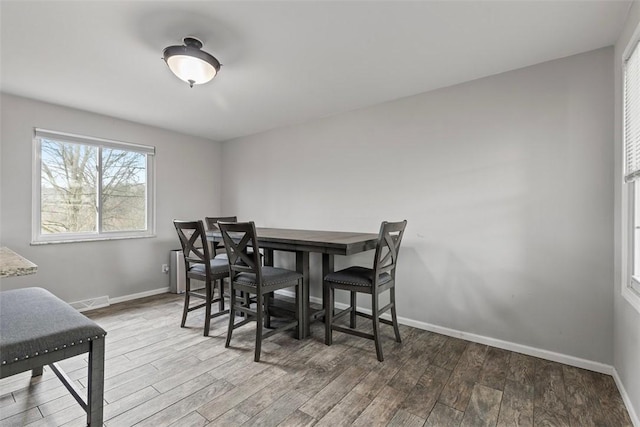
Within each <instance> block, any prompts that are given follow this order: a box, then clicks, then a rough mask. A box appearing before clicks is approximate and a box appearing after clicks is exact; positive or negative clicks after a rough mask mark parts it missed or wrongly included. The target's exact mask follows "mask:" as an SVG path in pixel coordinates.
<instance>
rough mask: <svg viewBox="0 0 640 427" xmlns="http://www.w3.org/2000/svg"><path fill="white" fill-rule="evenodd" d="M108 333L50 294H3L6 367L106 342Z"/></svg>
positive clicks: (1, 349)
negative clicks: (99, 341)
mask: <svg viewBox="0 0 640 427" xmlns="http://www.w3.org/2000/svg"><path fill="white" fill-rule="evenodd" d="M106 334H107V333H106V332H105V330H104V329H102V328H101V327H100V326H98V325H97V324H96V323H95V322H94V321H92V320H90V319H88V318H87V317H85V316H84V315H83V314H81V313H79V312H78V311H76V310H75V309H74V308H73V307H71V306H70V305H69V304H67V303H66V302H64V301H62V300H61V299H59V298H58V297H56V296H55V295H53V294H52V293H50V292H49V291H47V290H45V289H42V288H24V289H15V290H10V291H4V292H0V337H2V339H1V340H0V353H1V356H0V359H1V360H2V364H3V365H6V364H9V363H13V362H18V361H20V360H24V359H28V358H30V357H36V356H38V355H41V354H44V353H49V352H52V351H58V350H62V349H64V348H67V347H69V346H73V345H76V344H78V343H81V342H85V341H89V340H95V339H102V338H103V337H104V336H105V335H106Z"/></svg>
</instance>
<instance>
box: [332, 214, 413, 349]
mask: <svg viewBox="0 0 640 427" xmlns="http://www.w3.org/2000/svg"><path fill="white" fill-rule="evenodd" d="M406 226H407V221H406V220H405V221H401V222H386V221H383V222H382V224H381V225H380V233H379V235H378V242H377V244H376V251H375V256H374V260H373V268H366V267H358V266H352V267H348V268H345V269H343V270H339V271H336V272H333V273H329V274H327V275H326V276H325V278H324V281H323V296H324V306H325V338H324V342H325V344H326V345H331V343H332V340H333V331H339V332H344V333H346V334H351V335H355V336H358V337H361V338H368V339H371V340H373V341H374V342H375V347H376V355H377V357H378V360H379V361H380V362H382V361H383V360H384V356H383V355H382V344H381V343H380V323H384V324H387V325H392V326H393V330H394V333H395V335H396V341H397V342H402V340H401V338H400V330H399V328H398V318H397V314H396V289H395V286H396V267H397V262H398V254H399V250H400V242H402V235H403V234H404V229H405V227H406ZM336 289H342V290H346V291H349V292H350V304H349V307H348V308H346V309H344V310H342V311H340V312H338V313H334V299H335V290H336ZM387 290H388V291H389V300H390V302H389V304H387V305H385V306H384V307H382V308H380V306H379V295H380V294H381V293H382V292H385V291H387ZM357 293H364V294H369V295H371V314H370V315H369V314H367V313H362V312H359V311H357V308H356V299H357V298H356V295H357ZM388 310H391V321H389V320H387V319H381V318H380V315H381V314H383V313H385V312H386V311H388ZM346 314H350V318H349V327H348V328H347V327H343V326H339V325H336V324H334V321H335V320H336V319H338V318H340V317H342V316H344V315H346ZM356 316H362V317H366V318H367V319H371V321H372V324H373V334H368V333H365V332H362V331H359V330H357V329H356Z"/></svg>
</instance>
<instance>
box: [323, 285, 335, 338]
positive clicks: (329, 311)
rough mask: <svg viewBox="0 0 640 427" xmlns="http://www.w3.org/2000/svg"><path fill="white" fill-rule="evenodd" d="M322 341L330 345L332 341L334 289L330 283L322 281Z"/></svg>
mask: <svg viewBox="0 0 640 427" xmlns="http://www.w3.org/2000/svg"><path fill="white" fill-rule="evenodd" d="M323 288H324V289H323V291H324V343H325V344H326V345H331V344H332V342H333V330H332V329H331V328H332V325H333V297H334V289H333V288H332V287H331V284H329V283H328V282H324V286H323Z"/></svg>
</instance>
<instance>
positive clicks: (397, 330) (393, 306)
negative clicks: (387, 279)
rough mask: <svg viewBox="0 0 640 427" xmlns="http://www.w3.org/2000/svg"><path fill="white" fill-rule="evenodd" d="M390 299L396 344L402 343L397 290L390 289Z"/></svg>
mask: <svg viewBox="0 0 640 427" xmlns="http://www.w3.org/2000/svg"><path fill="white" fill-rule="evenodd" d="M389 298H390V302H391V321H392V322H393V332H395V334H396V342H402V339H401V338H400V328H398V316H397V313H396V288H395V287H392V288H391V289H389Z"/></svg>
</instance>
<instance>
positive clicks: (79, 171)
mask: <svg viewBox="0 0 640 427" xmlns="http://www.w3.org/2000/svg"><path fill="white" fill-rule="evenodd" d="M34 154H35V155H34V159H35V160H34V180H33V181H34V189H33V232H32V241H33V243H51V242H69V241H84V240H105V239H118V238H133V237H149V236H152V235H153V233H154V200H153V178H154V174H153V159H154V154H155V149H154V148H153V147H148V146H143V145H136V144H129V143H123V142H117V141H109V140H104V139H99V138H91V137H85V136H79V135H71V134H66V133H60V132H52V131H45V130H42V129H36V130H35V138H34Z"/></svg>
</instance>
